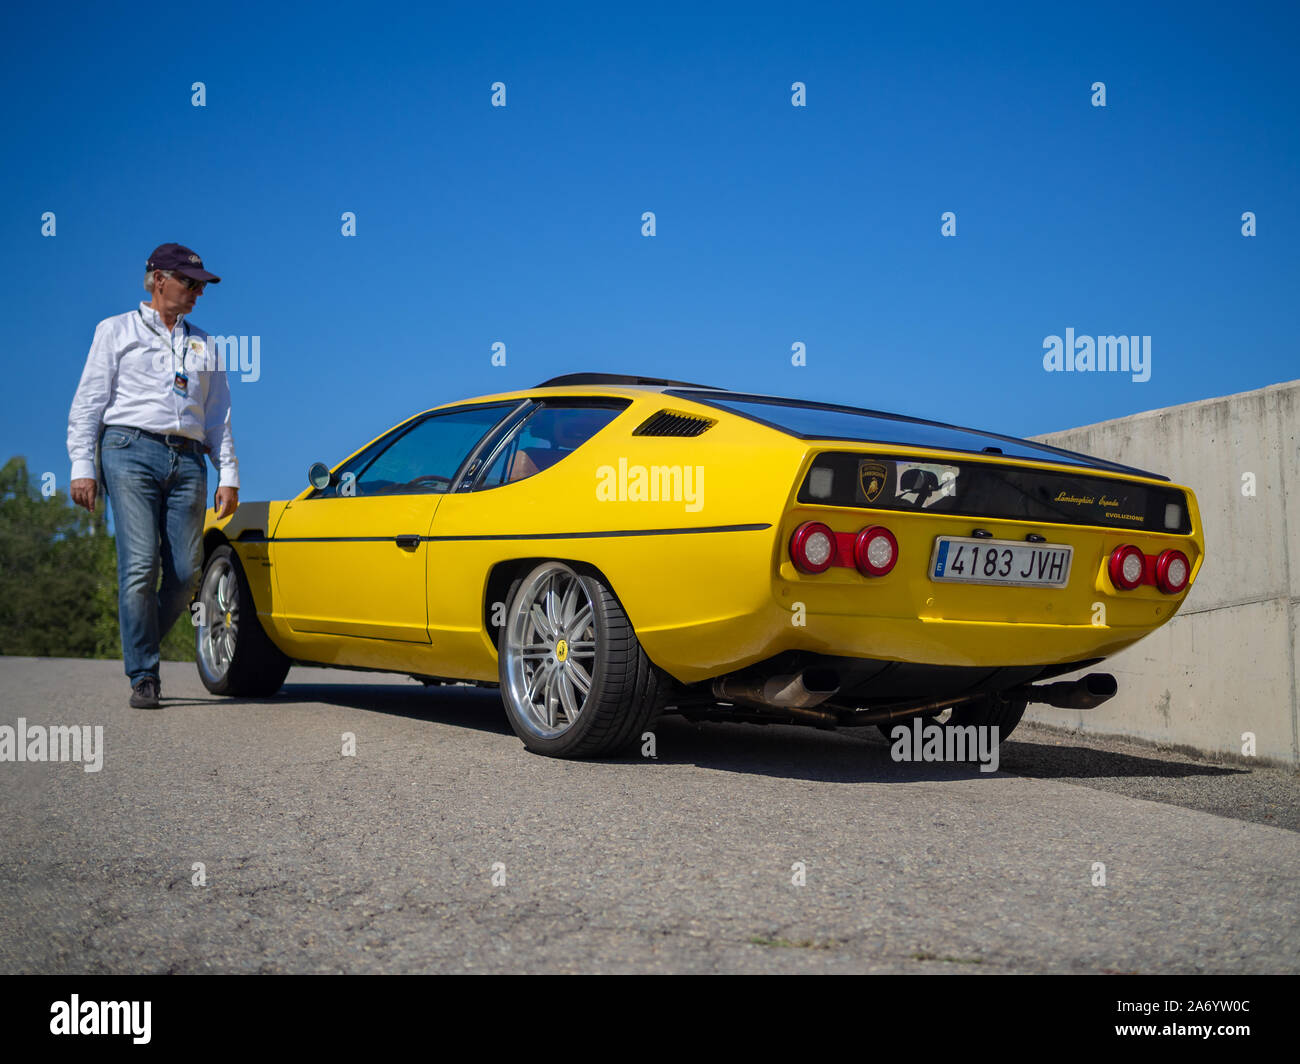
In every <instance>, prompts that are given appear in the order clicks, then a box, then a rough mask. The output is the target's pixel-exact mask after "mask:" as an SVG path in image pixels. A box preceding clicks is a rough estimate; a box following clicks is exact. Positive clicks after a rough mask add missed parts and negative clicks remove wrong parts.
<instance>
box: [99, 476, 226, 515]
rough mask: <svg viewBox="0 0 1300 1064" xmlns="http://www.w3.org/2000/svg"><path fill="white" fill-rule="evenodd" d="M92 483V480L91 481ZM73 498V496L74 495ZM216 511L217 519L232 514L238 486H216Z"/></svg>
mask: <svg viewBox="0 0 1300 1064" xmlns="http://www.w3.org/2000/svg"><path fill="white" fill-rule="evenodd" d="M92 483H93V481H92ZM74 498H75V496H74ZM213 509H215V510H216V511H217V520H218V521H219V520H221V518H223V517H227V516H229V515H230V514H233V513H234V512H235V511H236V510H238V509H239V489H238V488H218V489H217V499H216V503H215V505H214V506H213Z"/></svg>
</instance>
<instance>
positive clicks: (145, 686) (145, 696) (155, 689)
mask: <svg viewBox="0 0 1300 1064" xmlns="http://www.w3.org/2000/svg"><path fill="white" fill-rule="evenodd" d="M158 693H159V684H158V681H157V680H155V679H154V678H153V677H152V676H146V677H145V678H144V679H143V680H138V681H136V683H135V684H134V685H133V686H132V687H131V708H132V709H157V708H158V707H159V702H158Z"/></svg>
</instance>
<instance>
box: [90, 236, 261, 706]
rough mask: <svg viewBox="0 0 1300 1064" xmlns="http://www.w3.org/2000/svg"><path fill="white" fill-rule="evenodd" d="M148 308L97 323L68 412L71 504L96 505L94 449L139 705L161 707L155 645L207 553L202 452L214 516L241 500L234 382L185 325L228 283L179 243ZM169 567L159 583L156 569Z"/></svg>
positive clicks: (151, 282) (167, 253)
mask: <svg viewBox="0 0 1300 1064" xmlns="http://www.w3.org/2000/svg"><path fill="white" fill-rule="evenodd" d="M145 271H146V272H145V277H144V286H145V289H146V290H147V291H148V292H149V294H150V299H149V302H148V303H141V304H140V305H139V307H137V308H136V309H135V310H133V311H130V312H129V313H126V314H119V315H117V316H116V317H113V318H106V319H104V320H103V321H101V322H100V323H99V325H98V326H97V327H96V328H95V339H94V341H93V342H92V343H91V345H90V354H88V355H87V356H86V367H85V369H84V370H83V371H82V374H81V383H80V384H79V385H78V386H77V394H76V396H75V397H74V398H73V400H72V410H71V412H70V413H69V415H68V457H69V458H70V459H71V460H72V501H73V502H75V503H76V504H77V505H78V506H84V507H85V508H86V509H87V510H90V511H92V512H93V511H94V509H95V497H96V494H97V490H98V478H97V476H96V462H95V453H96V444H97V443H98V444H99V453H100V456H101V460H100V465H101V466H102V469H103V483H104V487H105V491H106V494H107V495H108V497H109V499H110V500H111V502H112V504H113V523H114V526H115V529H116V533H117V586H118V611H117V615H118V623H119V627H120V628H121V634H122V661H123V665H124V666H125V668H126V674H127V677H128V678H129V679H130V681H131V705H132V706H134V707H135V708H137V709H157V708H158V706H159V701H158V698H159V694H160V693H161V686H160V684H159V679H158V659H159V650H158V646H159V643H160V641H161V640H162V637H163V636H164V635H166V634H167V631H168V630H169V629H170V628H171V626H172V625H173V624H174V623H175V622H176V619H177V618H178V617H179V616H180V615H181V613H183V612H184V611H185V609H186V606H187V604H188V602H189V600H190V598H191V597H192V596H193V594H194V589H195V586H196V585H197V583H198V580H199V575H200V571H199V566H200V564H201V563H202V560H203V552H202V547H203V545H202V534H203V511H204V508H205V502H206V499H207V494H208V489H207V483H208V470H207V467H206V466H205V465H204V464H203V456H204V455H205V454H208V455H211V456H212V462H213V465H215V466H216V468H217V470H218V472H219V474H220V478H219V484H220V486H219V487H218V488H217V493H216V510H217V515H218V516H219V517H220V516H225V515H226V514H231V513H234V512H235V509H236V508H237V507H238V506H239V464H238V462H237V460H236V458H235V442H234V438H233V437H232V436H231V433H230V385H229V383H228V382H227V380H226V374H225V372H224V370H223V369H220V368H216V367H214V359H213V357H212V351H211V348H210V346H209V345H208V334H207V333H206V332H204V331H203V330H202V329H200V328H198V327H197V326H193V325H191V324H190V323H189V322H188V321H187V320H186V315H187V314H189V312H190V311H191V310H192V309H193V308H194V302H195V300H197V299H198V297H199V296H200V295H201V294H202V293H203V289H204V288H205V286H207V285H208V284H218V283H220V281H221V278H220V277H218V276H216V275H215V274H212V273H209V272H208V271H207V270H205V269H204V268H203V260H202V259H200V258H199V256H198V255H196V254H195V253H194V252H193V251H191V250H190V249H189V248H187V247H182V246H181V245H180V244H163V245H161V246H160V247H158V248H157V249H155V251H154V253H153V254H152V255H151V256H149V261H148V263H147V264H146V266H145ZM160 563H161V566H162V586H161V588H160V587H158V569H159V564H160Z"/></svg>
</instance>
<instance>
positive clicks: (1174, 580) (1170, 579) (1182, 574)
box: [1156, 550, 1192, 595]
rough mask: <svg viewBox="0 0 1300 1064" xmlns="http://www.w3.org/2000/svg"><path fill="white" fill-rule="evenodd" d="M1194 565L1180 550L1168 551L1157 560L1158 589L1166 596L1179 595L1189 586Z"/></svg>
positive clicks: (1163, 552) (1162, 553)
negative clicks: (1189, 578) (1188, 579)
mask: <svg viewBox="0 0 1300 1064" xmlns="http://www.w3.org/2000/svg"><path fill="white" fill-rule="evenodd" d="M1191 575H1192V564H1191V562H1189V561H1188V560H1187V555H1186V554H1184V553H1183V552H1182V551H1180V550H1167V551H1162V552H1161V553H1160V557H1158V558H1157V559H1156V587H1158V588H1159V589H1160V590H1161V591H1163V592H1164V593H1165V594H1166V595H1177V594H1178V592H1180V591H1182V590H1183V588H1185V587H1186V586H1187V578H1188V577H1189V576H1191Z"/></svg>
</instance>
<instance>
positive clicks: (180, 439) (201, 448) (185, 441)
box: [104, 425, 208, 454]
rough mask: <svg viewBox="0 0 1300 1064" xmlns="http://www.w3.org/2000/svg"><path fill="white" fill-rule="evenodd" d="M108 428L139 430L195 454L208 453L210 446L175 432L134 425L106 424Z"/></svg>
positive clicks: (168, 445)
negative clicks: (164, 431)
mask: <svg viewBox="0 0 1300 1064" xmlns="http://www.w3.org/2000/svg"><path fill="white" fill-rule="evenodd" d="M104 428H106V429H122V430H123V431H125V432H138V433H139V434H140V435H141V436H147V437H149V439H151V440H157V441H158V442H159V443H161V444H163V445H164V446H166V447H170V448H172V450H175V451H193V452H194V453H195V454H206V453H207V451H208V448H207V446H206V445H204V444H202V443H200V442H199V441H198V440H193V439H190V437H188V436H177V435H174V434H168V435H165V436H164V435H163V434H162V433H160V432H150V431H149V430H148V429H138V428H136V427H135V426H134V425H105V426H104Z"/></svg>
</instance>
